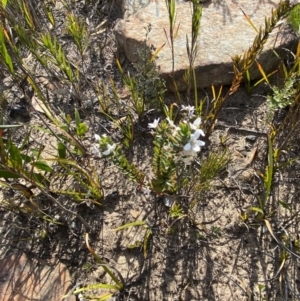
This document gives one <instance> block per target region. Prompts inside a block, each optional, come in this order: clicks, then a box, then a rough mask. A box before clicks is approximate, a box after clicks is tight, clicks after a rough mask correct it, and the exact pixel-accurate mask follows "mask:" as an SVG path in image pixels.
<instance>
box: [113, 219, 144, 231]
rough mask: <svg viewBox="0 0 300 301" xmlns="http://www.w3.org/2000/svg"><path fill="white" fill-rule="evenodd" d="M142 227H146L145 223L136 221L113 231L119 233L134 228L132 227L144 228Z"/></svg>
mask: <svg viewBox="0 0 300 301" xmlns="http://www.w3.org/2000/svg"><path fill="white" fill-rule="evenodd" d="M144 225H146V223H145V222H144V221H136V222H132V223H128V224H125V225H123V226H120V227H118V228H116V229H114V231H119V230H123V229H127V228H130V227H134V226H144Z"/></svg>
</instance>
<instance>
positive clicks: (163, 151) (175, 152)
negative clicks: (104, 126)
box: [93, 106, 205, 194]
mask: <svg viewBox="0 0 300 301" xmlns="http://www.w3.org/2000/svg"><path fill="white" fill-rule="evenodd" d="M181 112H182V117H183V118H182V120H181V121H180V122H179V124H178V126H177V125H175V124H174V121H173V120H171V119H170V118H169V117H168V118H166V120H163V121H161V122H160V119H159V118H158V119H155V120H154V121H153V122H152V123H149V124H148V128H149V129H151V130H152V132H153V134H154V142H153V144H154V156H153V161H152V167H153V173H154V177H153V179H152V180H151V181H150V183H144V178H145V177H144V175H143V174H142V172H140V171H139V170H138V169H137V168H136V167H135V166H134V165H133V164H131V163H129V162H128V161H127V159H126V157H125V156H124V154H123V152H122V149H121V146H119V145H116V144H115V143H114V142H113V141H112V139H111V138H110V137H108V136H107V135H103V136H101V137H100V136H99V135H95V140H96V142H97V143H98V144H97V145H95V146H94V147H93V154H94V155H95V156H104V157H109V158H110V159H111V160H112V161H113V163H114V164H115V165H116V166H117V167H118V168H120V169H121V170H122V171H123V173H124V174H127V175H128V176H129V178H130V179H131V180H133V181H135V182H137V183H138V184H140V185H145V186H146V187H148V188H150V189H151V190H152V191H153V192H156V193H170V194H173V193H175V192H176V191H177V190H178V188H179V187H178V184H177V182H178V181H177V180H178V177H179V176H180V175H181V174H182V173H183V172H186V170H187V166H191V165H192V163H193V162H194V161H195V160H196V158H197V155H198V153H199V152H200V150H201V147H202V146H204V145H205V142H204V141H202V140H200V138H201V136H203V137H204V136H205V134H204V132H203V131H202V130H201V129H200V125H201V118H200V117H197V118H195V117H196V116H195V114H194V113H195V108H194V107H193V106H182V109H181Z"/></svg>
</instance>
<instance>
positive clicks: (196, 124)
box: [190, 117, 205, 136]
mask: <svg viewBox="0 0 300 301" xmlns="http://www.w3.org/2000/svg"><path fill="white" fill-rule="evenodd" d="M200 124H201V118H200V117H198V118H197V119H196V120H194V122H193V123H190V127H191V129H192V130H197V129H199V126H200ZM202 133H203V131H202ZM201 135H202V136H205V135H204V133H203V134H201Z"/></svg>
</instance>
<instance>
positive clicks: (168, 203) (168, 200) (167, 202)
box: [163, 195, 174, 207]
mask: <svg viewBox="0 0 300 301" xmlns="http://www.w3.org/2000/svg"><path fill="white" fill-rule="evenodd" d="M163 201H164V204H165V206H166V207H172V205H173V203H174V199H173V198H171V197H170V196H169V195H164V198H163Z"/></svg>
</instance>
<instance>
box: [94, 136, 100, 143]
mask: <svg viewBox="0 0 300 301" xmlns="http://www.w3.org/2000/svg"><path fill="white" fill-rule="evenodd" d="M94 138H95V141H96V142H98V141H100V136H99V135H98V134H95V135H94Z"/></svg>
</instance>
